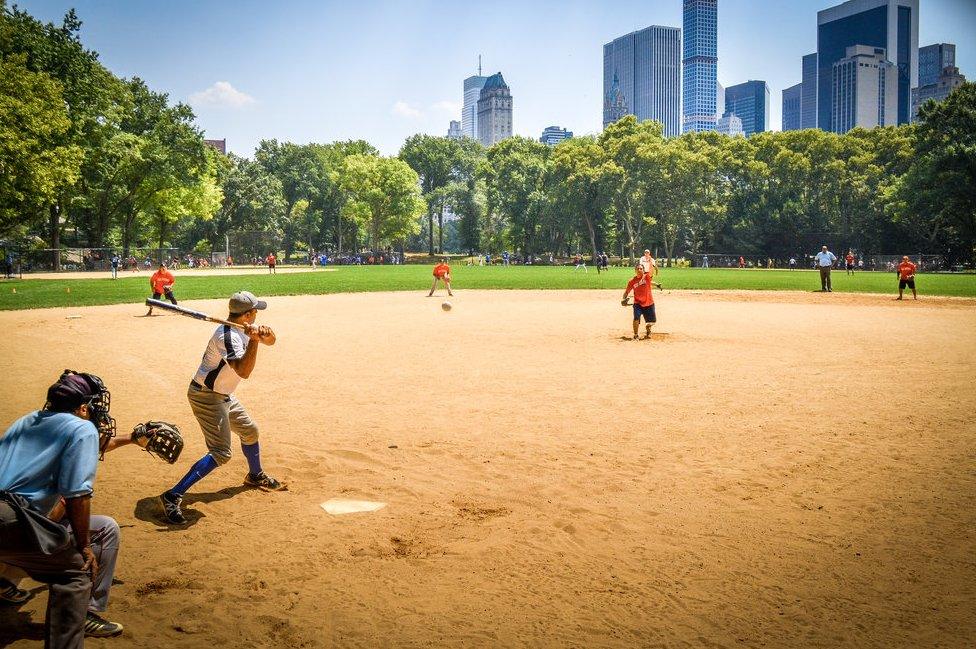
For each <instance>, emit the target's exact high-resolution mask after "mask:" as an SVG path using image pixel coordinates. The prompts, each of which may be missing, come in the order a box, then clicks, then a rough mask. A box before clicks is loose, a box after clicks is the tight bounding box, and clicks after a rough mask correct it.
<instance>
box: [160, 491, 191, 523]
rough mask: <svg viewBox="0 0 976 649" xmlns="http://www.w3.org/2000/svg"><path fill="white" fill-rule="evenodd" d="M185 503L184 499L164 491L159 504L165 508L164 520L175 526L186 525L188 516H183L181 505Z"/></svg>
mask: <svg viewBox="0 0 976 649" xmlns="http://www.w3.org/2000/svg"><path fill="white" fill-rule="evenodd" d="M182 503H183V498H182V497H180V496H177V495H175V494H173V493H170V492H169V491H164V492H163V493H162V495H160V496H159V504H160V505H161V506H162V508H163V520H165V521H166V522H167V523H172V524H173V525H185V524H186V516H184V515H183V511H182V510H181V509H180V505H181V504H182Z"/></svg>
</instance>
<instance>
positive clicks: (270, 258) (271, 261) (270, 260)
mask: <svg viewBox="0 0 976 649" xmlns="http://www.w3.org/2000/svg"><path fill="white" fill-rule="evenodd" d="M267 261H268V265H269V266H274V265H275V263H276V262H277V261H278V260H277V259H275V256H274V255H268V259H267Z"/></svg>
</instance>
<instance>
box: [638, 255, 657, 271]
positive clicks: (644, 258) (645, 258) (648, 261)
mask: <svg viewBox="0 0 976 649" xmlns="http://www.w3.org/2000/svg"><path fill="white" fill-rule="evenodd" d="M640 265H641V266H643V268H644V272H645V273H649V272H651V269H652V268H653V267H654V257H651V256H650V255H641V258H640Z"/></svg>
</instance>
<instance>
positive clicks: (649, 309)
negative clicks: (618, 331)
mask: <svg viewBox="0 0 976 649" xmlns="http://www.w3.org/2000/svg"><path fill="white" fill-rule="evenodd" d="M642 315H643V316H644V322H657V316H656V315H655V314H654V305H653V304H649V305H647V306H641V305H639V304H635V305H634V322H638V321H639V320H640V319H641V316H642Z"/></svg>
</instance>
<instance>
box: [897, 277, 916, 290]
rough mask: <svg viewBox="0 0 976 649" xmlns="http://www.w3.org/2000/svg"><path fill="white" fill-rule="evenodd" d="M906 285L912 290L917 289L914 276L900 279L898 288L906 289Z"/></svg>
mask: <svg viewBox="0 0 976 649" xmlns="http://www.w3.org/2000/svg"><path fill="white" fill-rule="evenodd" d="M906 286H907V287H908V288H910V289H912V290H915V279H914V278H913V279H899V280H898V288H899V289H900V290H903V291H904V290H905V287H906Z"/></svg>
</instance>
